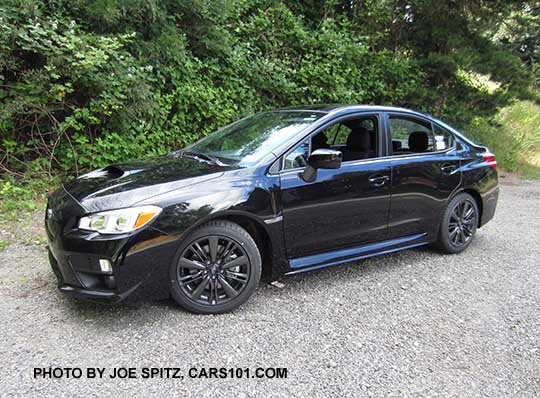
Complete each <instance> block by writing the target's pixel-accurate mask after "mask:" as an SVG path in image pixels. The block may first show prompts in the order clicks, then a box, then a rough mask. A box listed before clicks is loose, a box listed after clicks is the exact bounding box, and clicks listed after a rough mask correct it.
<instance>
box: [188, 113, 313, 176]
mask: <svg viewBox="0 0 540 398" xmlns="http://www.w3.org/2000/svg"><path fill="white" fill-rule="evenodd" d="M322 116H324V113H316V112H309V111H277V112H263V113H257V114H255V115H252V116H249V117H247V118H245V119H242V120H239V121H237V122H235V123H233V124H230V125H228V126H226V127H223V128H222V129H220V130H218V131H216V132H215V133H212V134H210V135H209V136H208V137H206V138H204V139H202V140H200V141H198V142H196V143H195V144H193V145H191V146H190V147H188V148H186V152H194V153H200V154H204V155H208V156H212V157H216V158H219V159H220V160H222V161H223V162H226V163H235V164H238V165H240V166H247V167H248V166H252V165H255V164H257V163H258V162H259V161H260V160H261V159H263V158H264V157H265V156H266V155H268V154H269V153H270V152H272V151H274V150H275V149H276V148H278V147H279V146H280V145H281V144H283V143H285V142H286V141H288V140H289V139H291V138H293V137H294V136H295V135H297V134H298V133H299V132H300V131H302V130H304V129H305V128H306V127H308V126H309V125H311V124H312V123H313V122H314V121H316V120H317V119H319V118H321V117H322Z"/></svg>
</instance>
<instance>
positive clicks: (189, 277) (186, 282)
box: [179, 272, 204, 286]
mask: <svg viewBox="0 0 540 398" xmlns="http://www.w3.org/2000/svg"><path fill="white" fill-rule="evenodd" d="M202 278H204V273H203V272H197V273H195V274H189V275H186V276H184V277H182V278H180V279H179V280H180V284H181V285H184V286H185V285H189V284H190V283H193V282H197V281H198V280H200V279H202Z"/></svg>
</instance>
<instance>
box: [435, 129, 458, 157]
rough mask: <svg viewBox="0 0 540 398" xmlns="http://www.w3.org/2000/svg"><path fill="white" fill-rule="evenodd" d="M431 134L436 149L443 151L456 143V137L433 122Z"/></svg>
mask: <svg viewBox="0 0 540 398" xmlns="http://www.w3.org/2000/svg"><path fill="white" fill-rule="evenodd" d="M433 135H434V139H435V150H436V151H443V150H445V149H449V148H452V147H454V146H455V145H456V139H455V138H454V136H453V135H452V134H451V133H449V132H448V131H446V130H445V129H443V128H442V127H440V126H438V125H436V124H433Z"/></svg>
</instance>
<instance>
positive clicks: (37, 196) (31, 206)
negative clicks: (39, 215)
mask: <svg viewBox="0 0 540 398" xmlns="http://www.w3.org/2000/svg"><path fill="white" fill-rule="evenodd" d="M28 181H29V182H27V183H21V182H19V181H17V180H15V179H13V178H8V179H6V180H2V181H0V222H2V221H5V220H16V219H17V217H18V215H19V213H20V212H21V211H22V212H29V211H32V210H36V209H40V208H42V207H43V204H44V203H45V201H44V198H45V193H46V192H47V190H48V184H49V182H48V181H44V180H40V179H34V180H30V179H29V180H28Z"/></svg>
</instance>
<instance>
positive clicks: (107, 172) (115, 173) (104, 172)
mask: <svg viewBox="0 0 540 398" xmlns="http://www.w3.org/2000/svg"><path fill="white" fill-rule="evenodd" d="M139 171H140V170H129V171H125V170H122V169H121V168H119V167H117V166H107V167H104V168H102V169H98V170H94V171H92V172H90V173H88V174H84V175H82V176H80V177H79V179H92V178H103V177H105V178H107V179H109V180H114V179H116V178H120V177H126V176H128V175H130V174H134V173H137V172H139Z"/></svg>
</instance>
